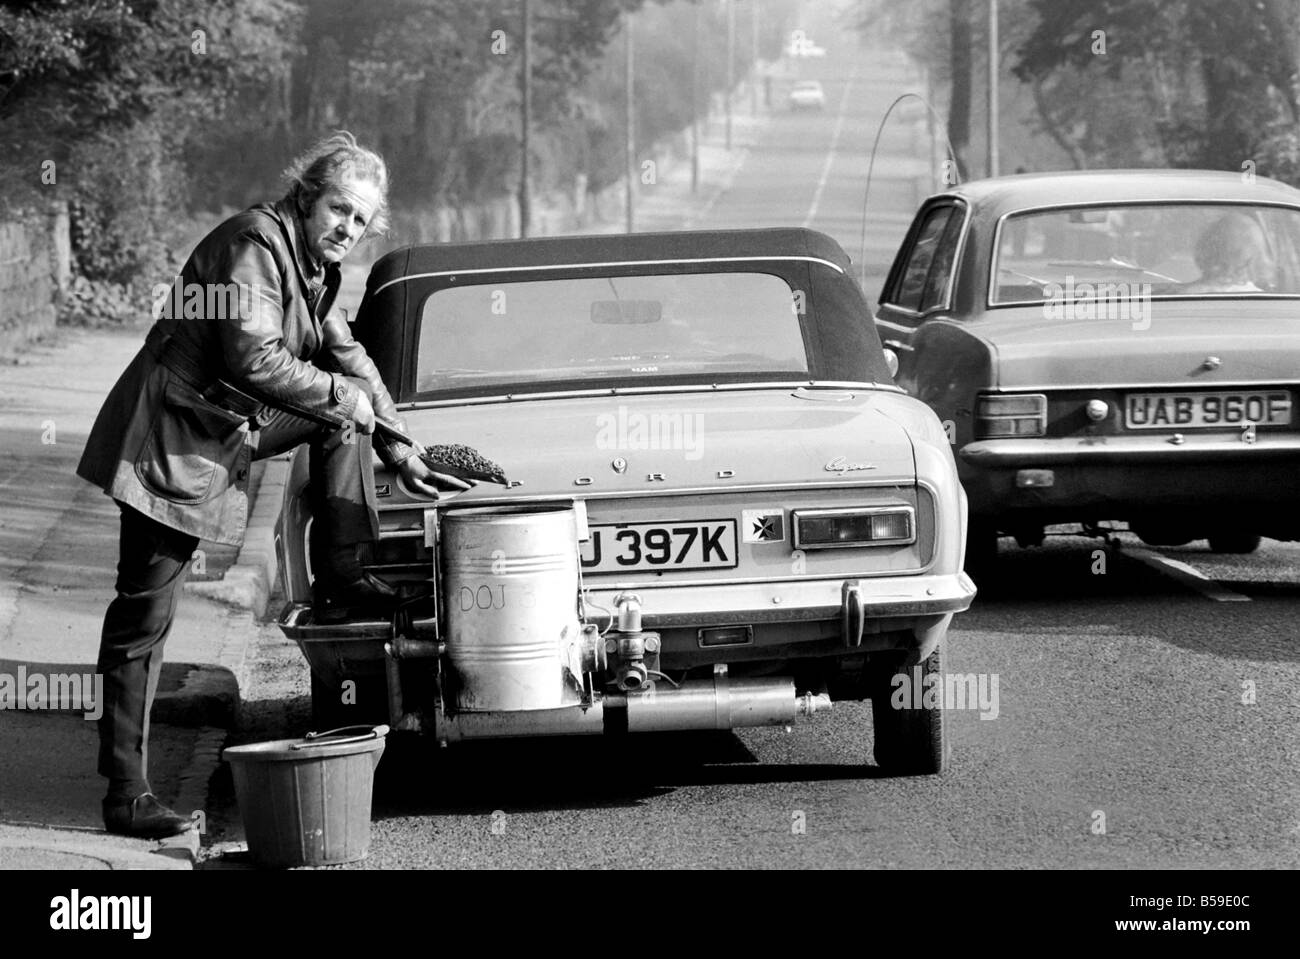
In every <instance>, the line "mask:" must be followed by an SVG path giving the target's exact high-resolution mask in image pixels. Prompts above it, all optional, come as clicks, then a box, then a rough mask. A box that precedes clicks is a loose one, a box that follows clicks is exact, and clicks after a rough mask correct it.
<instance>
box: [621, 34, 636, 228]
mask: <svg viewBox="0 0 1300 959" xmlns="http://www.w3.org/2000/svg"><path fill="white" fill-rule="evenodd" d="M623 33H624V37H625V42H626V46H627V56H626V57H624V61H625V62H624V66H623V69H624V77H623V85H624V88H625V89H624V95H623V112H624V115H625V116H626V118H627V123H626V124H625V126H626V127H627V142H626V143H625V144H624V151H623V152H624V165H625V166H626V170H625V177H626V179H627V232H628V233H631V232H633V227H634V225H635V213H634V210H635V204H636V198H635V194H634V193H633V190H634V189H635V185H634V178H635V173H636V139H635V138H636V117H635V116H634V114H633V112H632V104H633V98H632V75H633V74H632V56H633V53H632V13H631V11H628V12H627V13H624V14H623Z"/></svg>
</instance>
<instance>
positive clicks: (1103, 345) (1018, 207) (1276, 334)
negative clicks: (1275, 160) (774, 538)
mask: <svg viewBox="0 0 1300 959" xmlns="http://www.w3.org/2000/svg"><path fill="white" fill-rule="evenodd" d="M1298 317H1300V191H1297V190H1295V189H1292V188H1291V187H1288V186H1286V185H1284V184H1282V183H1278V182H1275V181H1272V180H1266V179H1263V178H1251V179H1249V180H1248V181H1247V180H1244V179H1243V177H1242V176H1240V175H1238V174H1232V173H1211V172H1196V171H1181V172H1152V171H1132V172H1119V171H1115V172H1081V173H1061V174H1043V175H1037V174H1035V175H1024V176H1015V177H1006V178H1002V179H994V180H984V181H978V182H973V183H968V184H966V185H964V186H961V187H958V188H955V189H953V190H950V191H947V192H945V193H941V194H939V195H937V196H933V197H930V198H929V199H928V200H927V201H926V202H925V203H924V204H923V205H922V207H921V209H920V211H919V212H918V214H917V216H916V218H915V220H914V222H913V224H912V226H911V229H910V230H909V232H908V234H907V236H906V239H905V240H904V242H903V245H902V247H901V249H900V250H899V252H898V255H897V258H896V259H895V261H894V264H893V268H892V269H891V270H890V272H889V275H888V279H887V280H886V283H885V286H884V289H883V291H882V293H881V296H880V306H879V310H878V312H877V315H876V324H877V327H878V329H879V331H880V334H881V337H882V339H883V341H884V342H885V343H886V345H887V346H890V347H891V348H892V349H894V350H895V351H896V352H897V353H898V355H899V357H900V369H899V373H898V383H899V384H900V385H901V386H903V387H904V388H905V389H906V390H907V391H908V392H909V393H910V394H912V395H913V396H916V397H917V398H918V399H920V400H922V401H924V402H925V403H926V404H927V405H929V406H930V407H931V408H932V409H933V410H934V411H935V413H936V415H937V416H938V417H939V419H940V420H941V421H943V422H944V424H945V428H946V429H947V430H948V432H949V434H950V437H951V440H952V443H953V444H954V447H955V450H956V454H957V464H958V470H959V472H960V474H961V477H962V482H963V484H964V485H965V488H966V492H967V494H968V496H969V498H970V511H971V530H970V535H969V537H968V549H969V553H968V557H967V565H968V569H974V570H977V571H978V570H979V569H981V568H983V567H984V566H985V564H987V562H988V561H989V560H990V559H992V558H993V557H994V556H995V555H996V551H997V548H998V535H999V534H1004V535H1007V534H1009V535H1012V536H1014V537H1015V538H1016V540H1017V542H1018V543H1019V544H1020V545H1021V546H1029V545H1035V544H1038V543H1041V541H1042V538H1043V534H1044V527H1046V526H1049V525H1054V524H1081V525H1082V529H1083V530H1084V531H1087V532H1098V531H1099V530H1100V529H1101V528H1102V527H1101V526H1100V525H1099V524H1103V523H1109V522H1119V523H1127V524H1128V526H1129V527H1130V528H1131V529H1132V531H1133V532H1135V533H1137V534H1138V535H1139V536H1140V537H1141V538H1142V539H1143V540H1144V541H1146V542H1147V543H1150V544H1154V545H1181V544H1184V543H1188V542H1191V541H1193V540H1197V539H1208V540H1209V545H1210V549H1211V550H1214V551H1218V552H1227V553H1245V552H1250V551H1251V550H1253V549H1255V548H1256V546H1258V544H1259V542H1260V537H1261V536H1270V537H1273V538H1276V539H1282V540H1294V539H1297V538H1300V511H1297V510H1296V507H1295V495H1296V493H1295V491H1296V490H1297V489H1298V488H1300V423H1297V419H1296V415H1295V403H1296V391H1297V389H1298V388H1300V319H1298Z"/></svg>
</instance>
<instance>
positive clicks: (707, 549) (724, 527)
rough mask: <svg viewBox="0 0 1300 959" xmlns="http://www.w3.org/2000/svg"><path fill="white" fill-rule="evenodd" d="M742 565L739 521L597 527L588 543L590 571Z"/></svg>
mask: <svg viewBox="0 0 1300 959" xmlns="http://www.w3.org/2000/svg"><path fill="white" fill-rule="evenodd" d="M738 563H739V558H738V557H737V555H736V521H735V520H734V519H724V520H704V521H702V522H689V521H688V522H682V523H628V524H620V525H617V526H615V525H608V526H601V525H596V526H592V527H591V539H590V540H588V541H587V542H585V543H583V544H582V570H583V572H585V573H638V572H645V571H647V570H666V569H731V568H733V567H735V566H736V565H737V564H738Z"/></svg>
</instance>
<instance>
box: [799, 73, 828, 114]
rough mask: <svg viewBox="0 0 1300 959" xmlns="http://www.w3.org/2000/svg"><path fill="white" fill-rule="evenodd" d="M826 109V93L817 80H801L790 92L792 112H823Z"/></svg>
mask: <svg viewBox="0 0 1300 959" xmlns="http://www.w3.org/2000/svg"><path fill="white" fill-rule="evenodd" d="M825 107H826V92H825V91H824V90H823V89H822V85H821V84H820V83H818V82H817V81H816V80H800V81H799V82H797V83H796V84H795V85H794V87H793V88H792V89H791V90H790V109H791V110H822V109H825Z"/></svg>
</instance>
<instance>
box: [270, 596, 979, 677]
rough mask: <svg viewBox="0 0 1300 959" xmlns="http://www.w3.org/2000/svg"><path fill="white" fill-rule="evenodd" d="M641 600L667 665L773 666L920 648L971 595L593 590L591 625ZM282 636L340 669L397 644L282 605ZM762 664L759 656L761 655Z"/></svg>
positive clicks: (424, 624)
mask: <svg viewBox="0 0 1300 959" xmlns="http://www.w3.org/2000/svg"><path fill="white" fill-rule="evenodd" d="M625 591H635V592H636V593H637V594H638V595H639V596H640V597H641V599H642V628H643V629H645V630H651V631H662V632H663V633H664V657H665V663H668V662H669V661H672V660H674V659H677V660H678V661H679V662H680V663H681V664H683V665H686V664H689V663H693V662H696V661H700V662H705V661H724V660H728V659H732V660H744V659H755V658H765V657H772V658H779V657H780V656H783V655H792V654H795V651H796V650H797V649H798V648H799V647H800V646H801V645H807V646H808V649H807V650H806V651H804V652H802V653H800V655H804V654H809V655H810V654H814V653H815V654H817V655H824V654H826V653H827V652H832V653H833V652H840V653H848V652H853V651H869V650H870V649H872V648H874V645H875V644H874V642H873V637H877V636H890V637H894V638H891V639H889V641H888V643H886V644H885V645H887V646H890V647H892V646H894V645H896V636H897V634H902V633H909V632H915V633H916V634H917V640H916V641H917V642H918V643H923V642H925V641H926V640H925V639H924V636H925V634H926V632H927V630H929V629H931V627H932V626H933V625H934V623H935V622H936V621H938V620H943V619H944V618H945V617H948V616H950V615H951V614H953V613H957V612H961V611H963V610H965V609H967V608H969V607H970V604H971V602H972V600H973V599H974V598H975V586H974V584H973V583H972V582H971V580H970V578H969V577H968V576H967V575H966V574H965V573H949V574H930V575H923V576H908V577H897V578H889V579H847V580H846V579H821V580H809V581H790V582H779V583H754V584H729V585H718V586H695V587H689V588H677V589H673V588H666V587H654V586H649V587H646V586H641V585H636V586H631V587H629V590H624V589H623V588H603V587H602V588H593V589H591V590H590V591H589V592H588V593H587V594H586V595H587V600H586V609H587V617H588V619H589V620H591V621H594V622H597V623H599V624H601V625H602V626H603V625H604V622H605V613H604V612H603V611H602V608H603V609H607V610H609V609H613V608H614V606H615V602H614V600H615V598H616V597H617V596H618V595H619V594H620V593H622V592H625ZM279 625H280V629H281V630H282V631H283V632H284V634H285V635H286V636H287V637H288V638H290V639H292V640H294V642H296V643H297V644H298V646H299V647H300V648H301V649H302V651H303V654H304V655H305V656H306V657H307V659H308V661H309V662H311V663H313V665H317V664H320V663H329V664H330V665H331V667H332V669H334V668H343V669H346V667H347V666H348V665H356V664H358V663H364V662H366V661H372V662H378V661H380V660H382V659H383V658H384V644H385V643H386V642H388V641H389V640H391V639H392V638H393V636H394V626H393V622H392V620H391V619H389V618H384V617H379V616H374V617H371V618H365V619H353V620H349V621H347V622H344V623H328V624H322V623H317V622H316V621H315V618H314V616H313V611H312V608H311V606H310V605H308V604H305V603H288V604H286V606H285V608H284V610H283V611H282V613H281V615H280V619H279ZM724 626H725V627H737V626H739V627H742V628H743V627H746V626H748V627H752V637H753V638H752V641H751V642H750V643H748V644H746V647H747V648H735V647H716V648H707V647H706V646H705V645H704V643H703V639H702V636H701V632H702V631H704V630H707V629H709V628H712V627H724ZM409 631H410V632H411V633H412V634H413V635H417V636H426V637H428V636H434V635H436V634H437V631H438V626H437V622H436V619H435V618H434V617H433V616H428V617H426V618H419V617H416V618H413V619H412V620H411V621H410V628H409ZM760 652H761V653H762V655H761V656H760V655H758V654H759V653H760Z"/></svg>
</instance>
